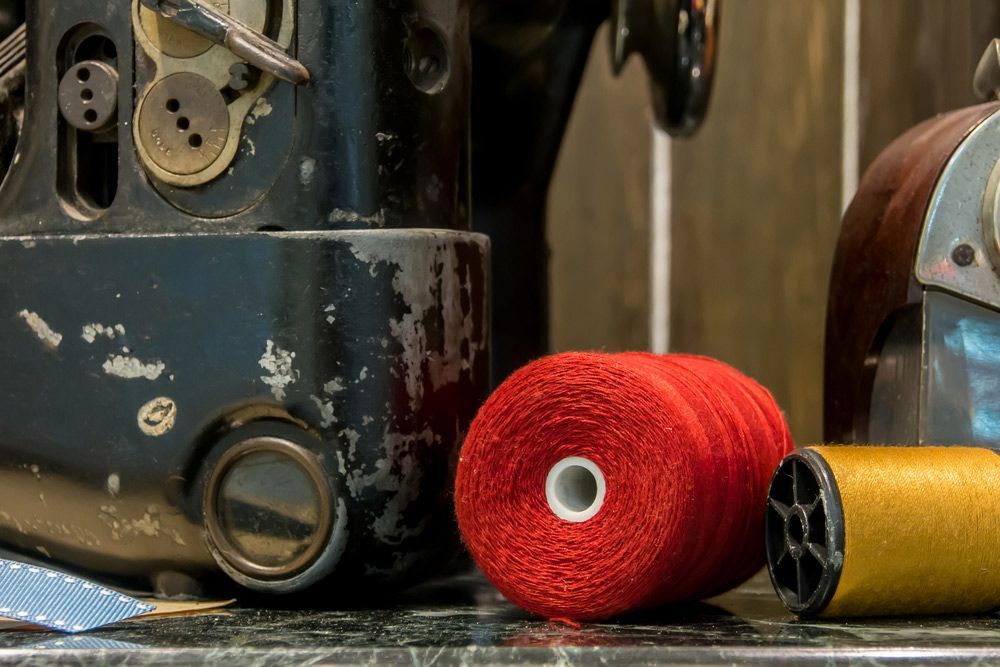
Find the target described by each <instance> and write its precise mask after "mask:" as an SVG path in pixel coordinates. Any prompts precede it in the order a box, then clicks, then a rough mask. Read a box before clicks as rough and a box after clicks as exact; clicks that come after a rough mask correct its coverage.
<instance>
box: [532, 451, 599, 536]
mask: <svg viewBox="0 0 1000 667" xmlns="http://www.w3.org/2000/svg"><path fill="white" fill-rule="evenodd" d="M605 492H606V484H605V480H604V474H603V473H602V472H601V469H600V468H599V467H598V466H597V465H596V464H595V463H594V462H593V461H590V460H589V459H584V458H580V457H570V458H566V459H563V460H562V461H560V462H559V463H557V464H556V465H554V466H552V469H551V470H550V471H549V475H548V478H547V479H546V482H545V495H546V498H547V500H548V502H549V508H550V509H551V510H552V512H553V513H554V514H555V515H556V516H557V517H559V518H560V519H564V520H566V521H572V522H581V521H587V520H589V519H592V518H593V517H594V516H596V515H597V513H598V512H599V511H600V509H601V506H602V505H603V504H604V495H605Z"/></svg>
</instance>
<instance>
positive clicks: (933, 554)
mask: <svg viewBox="0 0 1000 667" xmlns="http://www.w3.org/2000/svg"><path fill="white" fill-rule="evenodd" d="M767 530H768V535H767V545H768V567H769V570H770V573H771V579H772V582H773V583H774V585H775V590H776V591H777V592H778V595H779V596H780V597H781V598H782V601H784V602H785V605H786V606H787V607H788V608H789V609H790V610H791V611H793V612H795V613H797V614H799V615H803V616H809V615H822V616H880V615H901V614H941V613H977V612H986V611H990V610H992V609H996V608H998V607H1000V455H998V454H997V453H996V452H993V451H991V450H987V449H976V448H971V447H858V446H833V447H809V448H806V449H803V450H799V451H797V452H794V453H793V454H791V455H789V456H788V457H787V458H786V459H785V460H784V461H783V462H782V464H781V466H780V467H779V468H778V471H777V472H776V473H775V476H774V479H773V480H772V483H771V492H770V498H769V509H768V514H767Z"/></svg>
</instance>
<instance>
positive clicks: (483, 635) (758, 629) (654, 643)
mask: <svg viewBox="0 0 1000 667" xmlns="http://www.w3.org/2000/svg"><path fill="white" fill-rule="evenodd" d="M55 660H58V661H60V662H68V663H71V664H80V665H90V664H94V665H98V664H99V665H105V664H129V665H147V664H150V665H152V664H160V665H166V664H190V663H204V662H212V663H218V664H239V665H247V666H251V667H252V666H254V665H271V664H274V665H279V664H280V665H316V664H357V663H370V664H376V663H377V664H400V665H430V664H434V665H451V664H470V665H471V664H515V663H516V664H542V663H548V664H551V663H558V664H562V665H577V664H579V665H591V664H607V663H616V662H621V663H623V664H626V663H628V664H636V663H639V664H652V663H658V664H663V663H687V664H690V663H701V664H720V663H721V664H729V663H736V662H757V663H765V664H805V663H822V664H838V663H847V662H852V661H856V662H864V663H867V664H890V663H900V662H912V663H918V664H928V663H962V664H967V663H970V662H982V663H989V664H998V663H1000V617H997V616H986V617H977V618H954V617H953V618H938V619H912V620H892V619H890V620H869V621H850V622H844V623H831V622H827V621H822V622H819V621H808V622H799V621H795V620H794V619H793V618H792V617H791V616H789V615H788V614H787V613H785V611H784V609H783V607H782V606H781V605H780V603H779V602H778V600H777V598H775V597H774V593H773V592H772V591H771V587H770V584H769V583H768V581H767V579H766V576H765V577H761V576H759V577H757V578H756V579H754V580H753V581H752V582H750V583H749V584H747V585H746V586H744V587H743V588H741V589H739V590H737V591H734V592H732V593H728V594H726V595H724V596H722V597H719V598H716V599H715V600H712V601H711V602H708V603H703V604H698V605H694V606H690V607H686V608H682V609H671V610H664V611H658V612H655V613H644V614H641V615H636V616H633V617H630V618H626V619H622V620H620V621H617V622H614V623H604V624H597V625H584V626H583V627H581V628H579V629H575V628H572V627H568V626H565V625H561V624H556V623H547V622H544V621H539V620H536V619H533V618H531V617H529V616H528V615H526V614H525V613H523V612H521V611H519V610H517V609H516V608H515V607H513V606H512V605H510V604H509V603H507V602H506V601H504V600H503V599H502V598H501V597H500V596H499V595H498V594H497V593H496V592H495V591H494V590H493V589H492V588H490V587H489V586H488V585H486V584H485V583H484V582H482V581H481V580H480V579H478V578H476V577H462V578H458V579H452V580H448V581H446V582H442V583H439V584H436V585H434V586H430V587H425V589H424V590H422V591H420V592H419V593H418V594H413V593H411V594H409V595H407V596H405V597H402V598H401V599H400V600H399V602H398V604H397V606H395V607H394V608H391V609H371V610H364V609H361V610H351V611H288V610H262V609H247V608H234V609H231V610H229V611H228V612H227V613H225V614H222V615H211V616H199V617H193V618H173V619H160V620H147V621H132V622H127V623H123V624H120V625H117V626H114V627H109V628H106V629H103V630H99V631H96V632H92V633H89V634H86V635H83V636H78V637H70V636H64V635H57V634H53V633H38V632H2V633H0V663H2V664H14V665H36V664H48V663H50V662H52V661H55Z"/></svg>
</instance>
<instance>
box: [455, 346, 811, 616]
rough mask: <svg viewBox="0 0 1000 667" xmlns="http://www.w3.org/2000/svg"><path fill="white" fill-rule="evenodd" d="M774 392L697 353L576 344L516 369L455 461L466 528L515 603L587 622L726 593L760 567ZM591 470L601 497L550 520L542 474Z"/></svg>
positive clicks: (775, 443) (773, 459) (776, 442)
mask: <svg viewBox="0 0 1000 667" xmlns="http://www.w3.org/2000/svg"><path fill="white" fill-rule="evenodd" d="M793 446H794V445H793V443H792V439H791V436H790V434H789V432H788V426H787V424H786V423H785V419H784V417H783V415H782V413H781V411H780V409H779V408H778V406H777V404H776V403H775V402H774V399H773V398H772V396H771V394H770V393H769V392H768V391H767V390H766V389H764V388H763V387H762V386H760V385H759V384H757V383H756V382H754V381H753V380H751V379H750V378H748V377H746V376H744V375H742V374H741V373H739V372H738V371H736V370H735V369H733V368H731V367H730V366H727V365H725V364H723V363H722V362H719V361H715V360H712V359H708V358H704V357H695V356H687V355H668V356H657V355H652V354H644V353H625V354H610V355H609V354H596V353H570V354H561V355H556V356H552V357H547V358H545V359H541V360H539V361H536V362H534V363H532V364H530V365H528V366H526V367H525V368H522V369H521V370H520V371H518V372H517V373H515V374H514V375H512V376H511V377H510V378H509V379H508V380H507V381H506V382H504V383H503V384H502V385H501V386H500V387H499V388H498V389H497V390H496V392H494V394H493V395H492V396H491V397H490V398H489V400H488V401H487V402H486V404H485V405H484V406H483V407H482V409H481V410H480V412H479V414H478V415H477V417H476V419H475V421H474V422H473V424H472V427H471V429H470V431H469V435H468V437H467V438H466V441H465V445H464V446H463V448H462V453H461V459H460V461H459V465H458V475H457V479H456V489H455V506H456V512H457V515H458V522H459V527H460V528H461V531H462V537H463V539H464V541H465V543H466V545H467V546H468V548H469V551H470V552H471V553H472V556H473V558H475V560H476V562H477V563H478V564H479V566H480V568H481V569H482V570H483V572H485V574H486V576H487V577H488V578H489V579H490V581H492V582H493V583H494V585H496V587H497V588H498V589H500V591H501V592H502V593H503V594H504V595H505V596H506V597H507V598H508V599H509V600H511V601H512V602H514V603H515V604H517V605H519V606H520V607H522V608H524V609H526V610H528V611H530V612H533V613H535V614H538V615H540V616H544V617H546V618H549V619H554V618H561V619H573V620H576V621H592V620H600V619H605V618H609V617H611V616H614V615H617V614H620V613H623V612H627V611H632V610H636V609H641V608H647V607H654V606H659V605H665V604H670V603H674V602H680V601H684V600H695V599H702V598H705V597H709V596H711V595H714V594H717V593H720V592H722V591H725V590H728V589H730V588H732V587H734V586H736V585H738V584H740V583H742V582H743V581H745V580H746V579H747V578H748V577H750V576H751V575H752V574H753V573H754V572H756V571H757V570H758V569H760V567H761V566H762V565H763V564H764V544H763V530H764V529H763V522H764V504H765V502H766V501H765V499H766V497H767V486H768V483H769V481H770V477H771V473H772V472H773V471H774V469H775V467H776V466H777V465H778V463H779V462H780V461H781V459H782V458H783V457H784V456H785V454H787V453H788V452H789V451H791V449H792V448H793ZM567 457H583V458H586V459H589V460H590V461H592V462H593V463H594V464H596V465H597V466H598V468H599V469H600V471H601V473H602V474H603V476H604V478H605V481H606V484H607V491H606V495H605V498H604V503H603V505H602V506H601V508H600V510H599V511H598V512H597V514H596V515H595V516H594V517H593V518H591V519H589V520H587V521H583V522H580V523H574V522H570V521H566V520H564V519H561V518H559V517H557V516H556V514H555V513H554V512H553V511H552V509H551V508H550V506H549V503H548V500H547V499H546V491H545V483H546V478H547V477H548V474H549V471H550V470H551V469H552V467H553V466H554V465H555V464H556V463H558V462H559V461H561V460H563V459H565V458H567Z"/></svg>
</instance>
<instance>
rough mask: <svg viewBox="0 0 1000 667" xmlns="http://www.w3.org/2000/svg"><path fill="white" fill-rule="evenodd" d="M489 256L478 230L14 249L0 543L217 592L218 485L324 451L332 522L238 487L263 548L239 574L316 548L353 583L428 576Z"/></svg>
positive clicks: (121, 239)
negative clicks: (260, 455)
mask: <svg viewBox="0 0 1000 667" xmlns="http://www.w3.org/2000/svg"><path fill="white" fill-rule="evenodd" d="M487 255H488V242H487V241H486V239H485V237H483V236H480V235H476V234H471V233H464V232H444V231H441V232H438V231H424V230H393V231H389V230H385V231H343V232H300V233H291V232H288V233H267V232H263V233H249V234H198V235H180V236H178V235H148V236H147V235H127V236H112V235H87V236H75V237H68V236H51V237H18V238H6V239H0V270H2V271H3V274H4V275H3V286H4V287H3V290H2V291H0V340H2V341H3V342H4V345H3V347H2V348H0V368H2V369H3V370H2V373H0V489H2V502H0V544H2V545H3V546H5V547H8V548H12V549H15V550H18V551H21V552H22V553H28V554H34V555H35V556H38V557H42V558H45V559H46V560H49V559H51V560H53V561H55V562H59V563H64V564H66V565H68V566H70V567H72V568H74V569H77V570H84V571H88V572H90V573H94V574H97V575H100V576H104V577H116V578H120V579H124V580H128V581H131V582H137V583H138V582H148V581H151V580H156V579H162V577H161V575H162V574H164V573H179V574H181V575H184V576H186V577H190V578H193V579H195V580H201V579H207V578H211V576H212V575H213V574H215V573H218V572H219V565H218V564H217V562H216V559H215V558H213V555H212V553H211V550H210V548H209V543H208V541H207V540H206V537H205V520H204V510H203V508H204V506H205V499H206V495H211V494H209V493H208V489H207V481H208V480H209V479H210V476H211V474H212V470H213V469H214V467H215V466H216V463H217V462H218V461H219V460H220V459H221V458H222V457H224V456H225V454H226V451H227V450H229V449H231V448H233V447H237V446H239V445H240V444H241V443H244V442H246V441H247V440H248V439H252V438H261V437H263V438H267V437H273V438H278V439H282V438H283V439H285V440H290V441H291V442H292V443H293V444H295V445H296V446H300V447H303V448H305V450H307V451H308V453H309V454H308V455H309V456H310V457H314V460H315V461H316V464H315V466H312V464H310V466H311V467H312V468H315V470H314V472H315V471H320V472H317V473H316V474H317V475H321V476H322V475H325V476H326V477H327V478H328V480H329V482H328V483H327V482H323V483H322V484H320V486H321V487H324V486H325V487H328V488H327V491H328V492H329V494H330V497H331V498H333V500H332V503H331V505H330V506H328V507H323V508H322V511H321V512H319V514H315V513H314V512H313V510H314V505H315V503H313V504H312V505H309V502H307V501H306V500H301V499H302V497H303V496H301V494H300V496H294V493H293V492H292V491H288V492H287V493H286V491H285V490H282V489H280V488H275V489H267V488H266V487H259V488H263V489H264V490H263V491H260V492H258V493H251V494H250V495H249V496H247V493H246V489H242V488H241V487H239V486H238V485H237V487H236V489H235V491H234V492H233V493H234V494H235V495H232V497H231V498H230V499H231V500H233V503H234V504H232V506H233V507H238V513H239V512H242V514H239V516H238V517H237V518H235V519H233V521H234V524H233V525H235V526H236V528H235V529H234V530H236V531H239V530H240V528H239V526H240V525H242V526H244V527H246V526H247V525H249V526H251V527H252V528H254V530H259V532H261V533H262V534H263V535H264V536H265V539H267V540H270V542H268V543H266V544H261V543H259V542H255V543H250V542H247V541H246V540H243V541H242V542H240V540H239V539H236V540H235V541H236V542H237V543H241V544H243V547H242V548H244V549H245V553H243V556H247V554H250V557H260V558H262V560H264V561H267V560H269V559H271V560H273V559H277V561H276V562H279V564H280V562H282V561H281V559H282V558H285V556H283V555H281V554H280V553H279V552H278V551H276V550H278V549H279V546H280V545H277V542H276V540H281V539H286V538H287V539H288V540H289V544H292V545H293V546H294V545H295V544H298V543H299V542H302V544H305V543H307V542H309V540H311V539H320V540H326V541H325V542H323V545H321V546H322V547H323V548H321V549H319V551H316V550H315V549H311V548H306V549H305V551H308V552H310V553H320V552H322V553H324V554H326V555H327V557H329V554H330V549H333V551H335V552H336V559H335V562H334V565H335V567H329V568H328V569H329V572H331V573H332V575H331V576H332V577H333V579H334V580H336V581H338V582H341V583H342V585H344V586H354V587H357V586H359V585H364V586H367V585H369V584H372V583H374V584H384V585H398V584H403V583H407V582H410V581H413V580H419V579H420V578H421V577H423V576H425V575H426V574H427V573H428V572H429V571H431V570H433V569H435V568H436V567H437V566H438V565H440V563H441V562H443V561H446V560H447V556H448V555H449V554H451V553H453V552H454V551H455V550H456V549H457V539H456V530H455V528H454V525H453V519H452V512H451V509H450V503H449V498H448V495H449V489H450V483H451V477H452V473H453V467H454V463H455V461H456V458H457V451H458V445H459V443H460V442H461V439H462V437H463V436H464V433H465V430H466V429H467V427H468V424H469V422H470V421H471V419H472V417H473V416H474V414H475V410H476V409H477V407H478V405H479V404H480V403H481V401H482V400H483V399H484V398H485V395H486V393H487V391H488V379H489V378H488V375H489V370H488V366H489V328H488V309H487V304H486V295H487V294H488V288H489V285H488V269H487ZM310 466H306V467H307V468H310ZM290 474H291V478H294V479H298V478H299V477H301V476H298V477H296V473H294V470H292V471H291V473H290ZM314 478H317V477H315V476H314ZM219 479H220V480H221V479H222V478H221V477H220V478H219ZM317 479H318V478H317ZM237 482H239V483H240V484H242V483H243V482H242V481H240V480H239V479H237ZM292 487H294V484H293V485H292ZM294 488H298V487H294ZM317 488H319V487H317ZM293 490H294V489H293ZM299 491H301V488H299ZM241 494H242V495H241ZM289 494H291V495H289ZM307 495H308V494H307ZM296 498H298V500H296ZM310 502H311V501H310ZM303 513H304V514H303ZM300 515H301V516H300ZM321 516H322V517H328V518H329V520H331V521H332V522H333V523H332V525H329V526H324V527H323V529H322V530H319V529H317V530H316V531H313V532H312V533H310V532H309V531H306V533H302V534H299V533H297V532H296V531H299V530H300V529H301V528H302V526H305V525H307V524H308V523H309V521H315V520H318V519H317V517H321ZM269 517H270V518H269ZM326 520H327V519H323V521H326ZM241 521H242V522H244V523H242V524H241V523H240V522H241ZM246 522H250V523H246ZM253 522H257V523H256V524H255V523H253ZM275 526H281V528H280V529H278V530H277V532H275V530H271V531H270V532H269V528H274V527H275ZM282 531H285V533H288V534H285V533H282ZM310 535H312V537H310ZM317 535H321V536H322V537H316V536H317ZM236 537H237V538H238V537H239V536H238V535H237V536H236ZM296 540H299V542H296ZM307 546H308V545H307ZM327 547H329V548H327ZM303 553H305V552H303ZM293 556H294V554H293ZM288 558H289V559H290V560H289V561H288V562H292V561H293V560H294V558H292V556H289V557H288ZM236 560H239V559H238V558H236V559H234V562H235V561H236ZM262 564H263V565H267V563H262ZM271 564H272V565H273V563H271ZM244 565H245V563H244ZM298 565H301V564H298ZM298 565H297V567H298ZM327 565H329V563H327ZM293 569H294V568H293ZM299 569H300V570H301V568H299ZM235 570H236V571H239V572H242V573H243V574H244V577H243V578H240V577H237V579H238V580H240V582H241V583H242V584H244V585H249V586H251V587H255V588H261V589H263V590H270V589H271V588H272V587H269V586H256V585H255V581H257V580H258V579H267V577H262V578H255V577H253V576H250V577H249V579H247V578H246V573H247V572H253V571H254V570H253V568H249V569H248V568H247V567H237V568H235ZM299 574H301V571H299ZM325 574H327V573H326V572H324V576H325ZM279 578H280V577H279ZM315 579H316V577H312V578H311V579H310V578H308V577H307V578H306V579H305V580H303V581H305V584H303V585H306V584H312V583H314V580H315ZM138 585H140V586H141V585H142V584H141V583H138ZM301 587H302V586H293V587H291V590H297V589H298V588H301Z"/></svg>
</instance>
